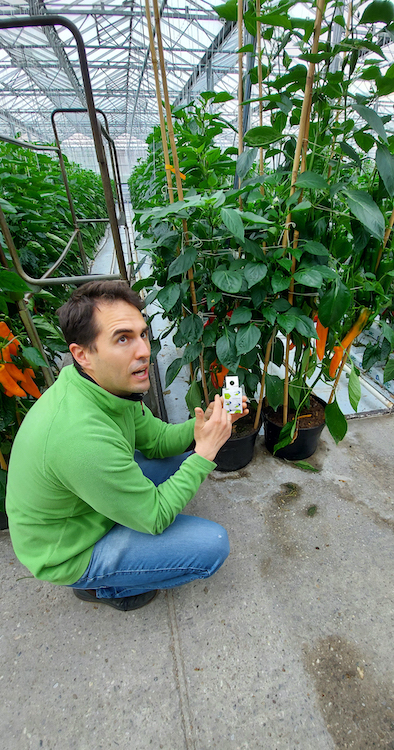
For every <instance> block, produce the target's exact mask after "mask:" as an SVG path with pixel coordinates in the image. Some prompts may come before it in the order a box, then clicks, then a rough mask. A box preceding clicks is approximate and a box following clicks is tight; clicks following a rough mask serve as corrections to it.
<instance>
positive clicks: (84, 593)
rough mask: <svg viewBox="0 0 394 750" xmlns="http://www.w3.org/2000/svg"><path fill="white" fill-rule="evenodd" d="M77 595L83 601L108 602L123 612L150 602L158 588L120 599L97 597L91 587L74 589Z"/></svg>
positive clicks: (110, 605)
mask: <svg viewBox="0 0 394 750" xmlns="http://www.w3.org/2000/svg"><path fill="white" fill-rule="evenodd" d="M73 592H74V594H75V596H76V597H77V598H78V599H82V601H83V602H92V603H96V604H108V606H109V607H114V609H119V610H121V612H129V611H130V610H131V609H139V608H140V607H144V606H145V604H149V602H151V601H152V600H153V599H154V598H155V596H156V594H158V590H157V589H156V590H154V591H146V592H145V593H144V594H136V596H124V597H123V598H119V599H97V597H96V594H95V593H91V591H90V590H89V589H73Z"/></svg>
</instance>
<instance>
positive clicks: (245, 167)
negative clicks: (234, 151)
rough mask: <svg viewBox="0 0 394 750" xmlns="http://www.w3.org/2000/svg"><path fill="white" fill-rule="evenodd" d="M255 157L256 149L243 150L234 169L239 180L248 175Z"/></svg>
mask: <svg viewBox="0 0 394 750" xmlns="http://www.w3.org/2000/svg"><path fill="white" fill-rule="evenodd" d="M256 156H257V148H252V149H247V150H246V149H245V151H243V152H242V154H240V155H239V157H238V159H237V163H236V167H235V172H236V174H237V175H238V177H239V178H240V180H243V178H244V177H245V176H246V175H247V174H248V172H249V170H250V168H251V167H252V166H253V164H254V162H255V160H256Z"/></svg>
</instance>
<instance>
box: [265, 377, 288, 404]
mask: <svg viewBox="0 0 394 750" xmlns="http://www.w3.org/2000/svg"><path fill="white" fill-rule="evenodd" d="M283 389H284V381H283V379H282V378H279V377H278V376H277V375H270V374H269V373H268V372H267V374H266V376H265V395H266V396H267V400H268V403H269V405H270V406H271V408H272V409H273V410H274V411H276V410H277V408H278V406H281V405H282V404H283Z"/></svg>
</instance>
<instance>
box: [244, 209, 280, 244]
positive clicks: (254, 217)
mask: <svg viewBox="0 0 394 750" xmlns="http://www.w3.org/2000/svg"><path fill="white" fill-rule="evenodd" d="M241 216H242V218H243V219H247V220H248V221H253V223H254V224H272V221H270V220H269V219H265V218H264V216H260V214H255V213H253V212H252V211H242V214H241ZM245 242H246V240H245Z"/></svg>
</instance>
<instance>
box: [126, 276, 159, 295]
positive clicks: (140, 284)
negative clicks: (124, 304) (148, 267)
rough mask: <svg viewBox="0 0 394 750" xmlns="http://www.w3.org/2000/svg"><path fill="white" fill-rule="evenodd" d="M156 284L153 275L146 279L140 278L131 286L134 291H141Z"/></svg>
mask: <svg viewBox="0 0 394 750" xmlns="http://www.w3.org/2000/svg"><path fill="white" fill-rule="evenodd" d="M154 285H155V279H154V277H153V276H148V277H147V278H146V279H139V280H138V281H136V282H135V284H133V286H132V287H131V288H132V290H133V291H134V292H139V291H140V290H141V289H149V288H150V287H152V286H154Z"/></svg>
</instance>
